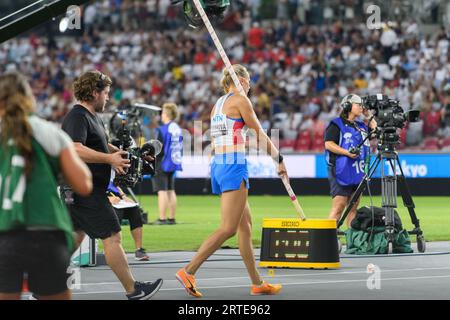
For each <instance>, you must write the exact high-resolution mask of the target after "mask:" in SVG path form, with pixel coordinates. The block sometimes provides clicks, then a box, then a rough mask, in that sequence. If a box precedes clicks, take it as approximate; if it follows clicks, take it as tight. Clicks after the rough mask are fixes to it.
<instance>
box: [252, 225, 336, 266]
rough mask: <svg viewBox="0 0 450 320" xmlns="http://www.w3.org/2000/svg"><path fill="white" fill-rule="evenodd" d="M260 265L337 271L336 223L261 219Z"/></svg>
mask: <svg viewBox="0 0 450 320" xmlns="http://www.w3.org/2000/svg"><path fill="white" fill-rule="evenodd" d="M260 266H261V267H273V268H274V267H281V268H282V267H285V268H310V269H328V268H330V269H336V268H340V266H341V265H340V262H339V251H338V239H337V230H336V220H332V219H327V220H325V219H324V220H319V219H307V220H304V221H302V220H301V219H264V220H263V230H262V240H261V256H260Z"/></svg>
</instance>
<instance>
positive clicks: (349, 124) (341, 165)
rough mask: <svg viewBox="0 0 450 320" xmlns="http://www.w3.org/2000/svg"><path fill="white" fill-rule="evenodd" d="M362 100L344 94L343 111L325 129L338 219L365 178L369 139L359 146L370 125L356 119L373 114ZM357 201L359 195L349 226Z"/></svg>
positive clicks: (333, 215)
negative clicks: (364, 105) (364, 107)
mask: <svg viewBox="0 0 450 320" xmlns="http://www.w3.org/2000/svg"><path fill="white" fill-rule="evenodd" d="M362 104H363V101H362V99H361V97H359V96H358V95H355V94H349V95H347V96H345V97H344V99H342V102H341V107H342V112H341V115H340V116H339V117H338V118H336V119H334V120H332V121H331V122H330V124H329V125H328V127H327V129H326V131H325V149H326V151H325V153H326V160H327V164H328V180H329V183H330V194H331V197H332V198H333V200H332V206H331V212H330V215H329V219H336V220H339V218H340V217H341V214H342V212H343V211H344V209H345V207H346V206H347V204H348V202H349V201H350V198H351V196H352V194H353V193H354V192H355V191H356V189H357V187H358V185H359V183H360V182H361V181H362V179H363V177H364V173H365V165H366V162H368V161H369V149H370V144H369V141H366V142H365V143H364V144H363V145H362V146H361V147H360V148H358V147H359V146H360V144H361V143H362V141H363V140H364V139H365V138H366V137H367V135H368V134H369V132H368V128H367V126H366V125H365V124H364V123H363V122H361V121H358V120H356V119H357V118H358V117H359V116H361V115H362V114H364V115H365V116H366V117H367V118H369V117H370V116H371V114H370V111H369V110H364V109H363V106H362ZM369 121H370V123H369V127H370V128H371V129H375V128H376V122H375V120H373V118H371V119H370V120H369ZM358 204H359V199H358V200H357V202H356V203H355V205H354V207H353V208H352V210H351V211H350V213H349V215H348V218H347V225H348V226H349V225H350V223H351V221H352V220H353V219H354V217H355V215H356V210H357V208H358Z"/></svg>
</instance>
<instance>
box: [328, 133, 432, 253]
mask: <svg viewBox="0 0 450 320" xmlns="http://www.w3.org/2000/svg"><path fill="white" fill-rule="evenodd" d="M369 136H370V134H369V135H368V136H367V138H368V137H369ZM396 136H397V137H398V135H397V134H396V133H395V131H394V133H392V132H389V131H385V130H383V131H382V132H381V133H380V136H379V138H381V139H379V141H380V142H379V144H378V151H379V152H378V154H377V157H376V159H375V161H373V162H372V163H371V165H370V166H369V170H368V172H367V173H366V174H365V176H364V178H363V180H362V181H361V182H360V184H359V185H358V188H357V189H356V191H355V193H354V194H353V196H352V197H351V198H350V202H349V204H348V206H347V207H346V208H345V210H344V213H343V214H342V216H341V218H340V219H339V221H338V224H337V228H338V229H339V228H340V226H341V225H342V224H343V223H344V221H345V218H346V217H347V215H348V214H349V212H350V210H351V209H352V208H353V206H354V205H355V203H356V201H357V200H358V199H359V197H360V195H361V194H362V193H363V192H364V191H365V189H366V188H367V187H368V185H369V183H370V180H371V179H372V176H373V174H374V173H375V171H376V169H377V167H378V166H379V165H380V163H382V165H381V202H382V207H383V208H384V209H385V225H386V231H385V235H386V239H387V241H388V244H389V250H388V253H392V252H393V243H394V240H395V230H394V228H395V224H394V209H395V208H397V182H399V184H398V185H399V187H400V194H401V196H402V199H403V205H404V206H405V207H406V208H408V212H409V215H410V217H411V222H412V223H413V224H414V229H413V230H412V231H408V233H409V234H414V235H416V237H417V250H418V251H419V252H425V249H426V248H425V238H424V236H423V232H422V230H421V229H420V224H419V219H417V216H416V213H415V211H414V208H415V205H414V201H413V199H412V197H411V192H410V191H409V187H408V185H407V183H406V178H405V175H404V174H403V170H402V167H401V165H400V160H399V157H398V154H397V152H396V151H395V145H396V144H397V142H398V140H397V139H396ZM365 140H366V139H364V141H363V142H361V144H360V146H362V145H363V144H364V142H365ZM360 146H359V147H360ZM359 147H357V148H359ZM384 161H388V162H389V164H390V166H391V169H392V174H391V175H389V174H386V173H385V168H384ZM397 165H398V168H399V169H400V174H399V175H398V174H397V170H396V169H397ZM340 234H342V233H340Z"/></svg>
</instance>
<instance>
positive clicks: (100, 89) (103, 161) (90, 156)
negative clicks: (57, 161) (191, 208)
mask: <svg viewBox="0 0 450 320" xmlns="http://www.w3.org/2000/svg"><path fill="white" fill-rule="evenodd" d="M111 84H112V81H111V79H110V78H109V77H108V76H106V75H104V74H103V73H101V72H99V71H89V72H86V73H84V74H82V75H81V76H80V77H78V78H76V79H75V82H74V84H73V90H74V94H75V98H76V99H77V100H78V104H76V105H75V106H74V107H73V109H72V110H71V111H70V112H69V113H68V114H67V116H66V117H65V119H64V122H63V125H62V128H63V130H64V131H66V132H67V133H68V134H69V136H70V137H71V138H72V140H73V141H74V142H75V149H76V151H77V153H78V155H79V156H80V157H81V159H82V160H83V161H85V162H86V163H87V164H88V167H89V169H90V170H91V172H92V177H93V186H94V189H93V192H92V194H91V195H90V196H88V197H82V196H80V195H77V194H75V195H74V199H73V205H71V206H70V211H71V216H72V220H73V224H74V229H75V231H76V232H77V242H78V245H79V244H80V243H81V241H82V240H83V238H84V236H85V234H88V235H89V237H91V238H95V239H98V238H99V239H102V242H103V246H104V250H105V257H106V262H107V263H108V265H109V266H110V267H111V269H112V270H113V271H114V273H115V274H116V276H117V277H118V279H119V280H120V282H121V283H122V285H123V287H124V289H125V291H126V293H127V297H128V299H130V300H146V299H150V298H151V297H152V296H153V295H154V294H155V293H156V292H157V291H158V290H159V288H160V287H161V284H162V279H158V280H157V281H155V282H154V283H151V282H137V281H135V280H134V278H133V275H132V274H131V272H130V268H129V266H128V261H127V257H126V255H125V252H124V250H123V247H122V243H121V234H120V231H121V228H120V224H119V220H118V218H117V216H116V214H115V212H114V209H113V207H112V206H111V204H110V202H109V200H108V197H107V194H106V191H107V188H108V184H109V182H110V177H111V167H112V168H113V169H114V170H115V171H116V172H117V173H118V174H124V173H125V171H126V169H127V168H128V167H129V160H128V159H126V156H127V152H125V151H122V150H119V149H118V148H116V147H114V146H112V145H111V144H108V141H107V136H106V132H105V128H104V125H103V122H102V120H101V119H100V117H99V116H98V115H97V113H98V112H103V110H104V108H105V105H106V103H107V101H108V100H109V91H110V87H111ZM111 152H112V153H111Z"/></svg>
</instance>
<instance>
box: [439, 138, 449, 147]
mask: <svg viewBox="0 0 450 320" xmlns="http://www.w3.org/2000/svg"><path fill="white" fill-rule="evenodd" d="M448 147H450V138H445V139H443V140H442V141H441V148H448Z"/></svg>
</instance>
